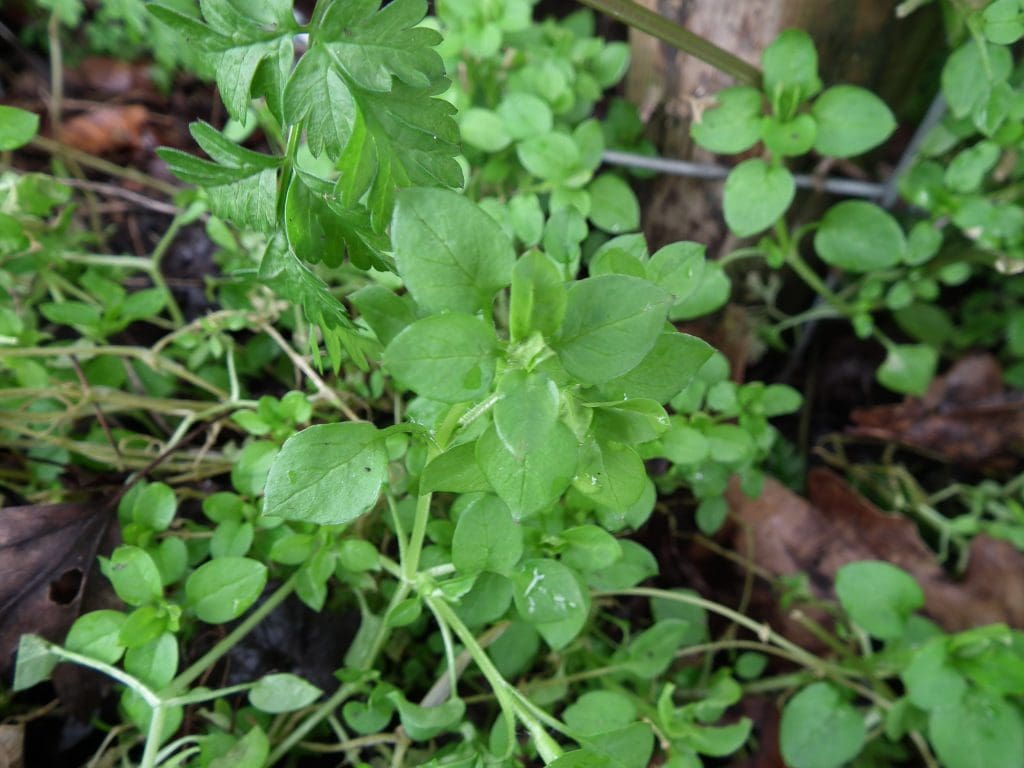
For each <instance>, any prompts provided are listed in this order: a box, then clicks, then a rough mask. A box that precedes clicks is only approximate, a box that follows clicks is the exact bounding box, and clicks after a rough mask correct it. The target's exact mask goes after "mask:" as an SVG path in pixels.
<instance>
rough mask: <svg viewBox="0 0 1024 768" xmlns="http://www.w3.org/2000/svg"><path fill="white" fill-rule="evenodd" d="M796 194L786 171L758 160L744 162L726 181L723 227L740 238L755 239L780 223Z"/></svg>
mask: <svg viewBox="0 0 1024 768" xmlns="http://www.w3.org/2000/svg"><path fill="white" fill-rule="evenodd" d="M795 194H796V184H795V183H794V181H793V175H792V174H791V173H790V172H789V171H787V170H786V169H785V168H783V167H782V166H773V165H769V164H768V163H766V162H765V161H764V160H761V159H760V158H752V159H750V160H744V161H743V162H742V163H740V164H739V165H737V166H736V167H735V168H733V169H732V170H731V171H730V172H729V176H728V177H727V178H726V180H725V193H724V198H723V200H722V206H723V209H724V213H725V223H726V224H728V225H729V229H731V230H732V231H733V232H734V233H736V234H737V235H739V236H740V237H748V236H750V235H756V234H757V233H758V232H762V231H764V230H766V229H768V227H770V226H771V225H772V224H774V223H775V222H776V221H778V220H779V218H780V217H781V216H782V214H784V213H785V212H786V211H787V209H788V208H789V204H790V203H792V202H793V196H794V195H795Z"/></svg>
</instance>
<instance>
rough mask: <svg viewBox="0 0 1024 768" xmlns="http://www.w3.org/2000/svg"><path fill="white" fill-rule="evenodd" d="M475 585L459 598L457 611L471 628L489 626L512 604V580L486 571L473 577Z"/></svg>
mask: <svg viewBox="0 0 1024 768" xmlns="http://www.w3.org/2000/svg"><path fill="white" fill-rule="evenodd" d="M471 578H472V579H473V586H472V588H471V589H470V590H469V592H466V593H465V594H464V595H462V596H460V597H459V598H458V600H459V602H458V605H457V606H456V607H455V613H456V614H457V615H458V617H459V618H460V619H462V620H463V621H464V622H466V626H468V627H470V628H471V629H477V628H479V627H484V626H488V625H490V624H493V623H494V622H495V621H497V620H498V619H500V618H501V617H502V616H504V615H505V613H506V612H507V611H508V609H509V606H511V605H512V582H511V581H509V580H508V579H507V578H505V577H504V576H499V575H498V574H496V573H493V572H490V571H485V572H483V573H481V574H479V575H478V576H474V577H471Z"/></svg>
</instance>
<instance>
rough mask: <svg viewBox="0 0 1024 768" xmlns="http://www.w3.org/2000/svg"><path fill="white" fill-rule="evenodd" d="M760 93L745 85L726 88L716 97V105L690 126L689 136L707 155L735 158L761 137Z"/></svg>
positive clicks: (705, 111) (701, 114) (702, 113)
mask: <svg viewBox="0 0 1024 768" xmlns="http://www.w3.org/2000/svg"><path fill="white" fill-rule="evenodd" d="M761 102H762V96H761V92H760V91H758V90H757V89H755V88H749V87H747V86H737V87H733V88H726V89H724V90H722V91H719V92H718V93H717V94H715V106H713V107H711V108H710V109H706V110H704V111H703V112H701V113H700V115H699V117H698V118H697V119H695V120H694V121H693V122H692V123H691V124H690V135H691V136H692V137H693V140H694V141H696V142H697V143H698V144H699V145H700V146H701V147H703V148H704V149H706V150H708V151H709V152H717V153H719V154H723V155H736V154H739V153H740V152H746V151H747V150H748V149H750V148H751V147H752V146H754V145H755V144H756V143H757V141H758V139H760V138H761V130H760V118H761Z"/></svg>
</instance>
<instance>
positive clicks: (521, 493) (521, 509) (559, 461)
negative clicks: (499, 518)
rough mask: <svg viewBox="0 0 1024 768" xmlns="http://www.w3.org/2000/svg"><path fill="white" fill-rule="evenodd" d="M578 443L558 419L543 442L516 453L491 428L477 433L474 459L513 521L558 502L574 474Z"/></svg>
mask: <svg viewBox="0 0 1024 768" xmlns="http://www.w3.org/2000/svg"><path fill="white" fill-rule="evenodd" d="M577 452H578V444H577V442H576V438H575V437H573V434H572V432H571V431H570V430H569V428H568V427H566V426H565V425H564V424H562V423H561V422H558V423H557V424H556V425H555V427H554V429H553V430H552V431H551V434H550V436H549V438H548V440H547V442H545V443H544V444H543V445H541V446H539V447H538V448H537V450H535V451H533V452H532V453H528V454H526V455H524V456H516V455H515V454H514V453H512V452H511V451H510V450H509V449H508V447H507V446H506V445H505V443H504V441H503V440H502V439H501V438H500V437H499V436H498V431H497V430H496V429H494V428H491V429H488V430H487V431H486V432H484V433H483V435H481V436H480V438H479V440H477V444H476V460H477V463H478V464H479V465H480V469H481V470H483V473H484V476H485V477H486V478H487V480H488V481H489V482H490V484H491V487H493V488H494V492H495V493H497V494H498V496H499V497H500V498H501V500H502V501H504V502H505V503H506V504H507V505H508V507H509V509H511V510H512V516H513V517H514V518H515V519H516V520H521V519H523V518H526V517H529V516H531V515H533V514H536V513H537V512H540V511H541V510H542V509H545V508H546V507H548V506H550V505H551V504H553V503H554V502H555V501H557V500H558V499H559V498H560V497H561V495H562V494H563V493H564V492H565V490H566V489H567V488H568V487H569V483H570V482H571V481H572V478H573V476H574V475H575V474H576V462H577Z"/></svg>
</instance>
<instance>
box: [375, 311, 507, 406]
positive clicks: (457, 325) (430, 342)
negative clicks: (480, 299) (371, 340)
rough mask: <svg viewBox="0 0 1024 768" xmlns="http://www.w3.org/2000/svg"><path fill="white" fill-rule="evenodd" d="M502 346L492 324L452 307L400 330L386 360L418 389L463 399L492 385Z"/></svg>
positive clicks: (446, 398)
mask: <svg viewBox="0 0 1024 768" xmlns="http://www.w3.org/2000/svg"><path fill="white" fill-rule="evenodd" d="M497 345H498V339H497V337H496V336H495V335H494V328H493V327H492V326H491V325H490V323H488V322H487V321H485V320H482V319H481V318H479V317H476V316H475V315H469V314H465V313H463V312H451V313H448V314H444V315H432V316H430V317H425V318H423V319H422V320H417V321H416V322H415V323H413V324H412V325H410V326H409V327H408V328H406V329H405V330H404V331H402V332H401V333H399V334H398V335H397V336H396V337H395V338H394V339H392V341H391V343H390V344H388V346H387V349H385V350H384V357H383V363H384V367H385V368H387V369H388V370H389V371H390V372H391V374H392V375H393V376H394V377H395V379H396V380H397V381H398V382H399V383H401V384H402V385H403V386H406V387H407V388H409V389H412V390H413V391H414V392H417V393H418V394H421V395H423V396H424V397H429V398H431V399H433V400H440V401H441V402H444V403H461V402H464V401H466V400H476V399H478V398H480V397H481V396H482V395H484V394H485V393H486V392H488V391H489V390H490V388H491V381H492V380H493V379H494V365H495V359H496V358H495V350H496V349H497Z"/></svg>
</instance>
